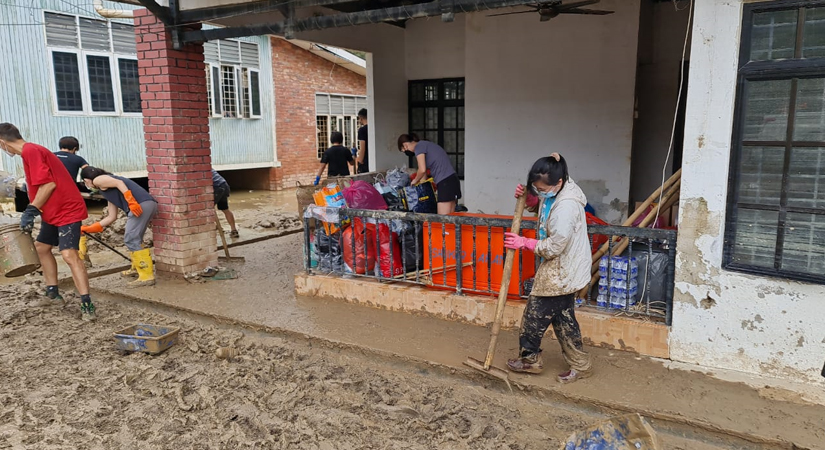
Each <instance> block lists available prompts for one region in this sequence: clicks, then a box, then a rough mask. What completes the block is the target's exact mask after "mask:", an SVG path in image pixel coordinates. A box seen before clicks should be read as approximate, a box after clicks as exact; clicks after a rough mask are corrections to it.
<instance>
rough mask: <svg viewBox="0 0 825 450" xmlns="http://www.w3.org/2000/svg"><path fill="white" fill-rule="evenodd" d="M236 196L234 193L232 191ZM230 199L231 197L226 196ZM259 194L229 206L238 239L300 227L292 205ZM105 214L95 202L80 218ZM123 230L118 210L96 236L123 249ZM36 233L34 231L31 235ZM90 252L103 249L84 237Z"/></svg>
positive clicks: (89, 221) (146, 239)
mask: <svg viewBox="0 0 825 450" xmlns="http://www.w3.org/2000/svg"><path fill="white" fill-rule="evenodd" d="M235 195H236V196H239V195H238V194H235ZM230 198H231V197H230ZM262 198H263V197H262V194H260V193H251V194H250V193H242V194H240V198H239V199H237V201H235V204H233V205H230V207H231V210H232V212H233V214H234V215H235V222H236V225H237V227H238V232H239V233H240V235H241V238H249V237H255V236H258V235H261V234H267V233H273V232H282V231H289V230H294V229H297V228H301V226H302V224H301V220H300V219H299V218H298V214H297V213H296V212H294V211H293V209H294V208H292V207H291V205H289V204H280V203H276V202H263V201H260V200H261V199H262ZM105 216H106V209H105V208H102V209H101V208H100V207H99V205H97V206H95V207H92V206H90V208H89V218H88V219H86V220H85V221H84V223H85V224H92V223H94V222H97V221H99V220H101V219H102V218H103V217H105ZM218 218H219V220H220V221H221V226H222V227H223V229H224V232H225V234H226V239H227V242H233V241H234V240H238V239H232V238H230V236H229V231H230V228H229V224H228V223H227V221H226V218H225V217H224V214H223V213H222V212H220V211H218ZM125 232H126V214H125V213H123V212H122V211H121V212H119V213H118V218H117V220H115V222H114V223H113V224H111V225H109V226H108V227H106V229H105V230H104V231H103V233H100V234H98V235H96V237H98V238H100V239H102V240H103V241H104V242H106V243H107V244H109V245H110V246H113V247H115V248H117V249H118V250H119V251H122V252H125V251H126V247H125V246H124V245H123V234H124V233H125ZM35 236H36V234H35ZM143 241H144V245H146V246H147V247H151V246H152V243H153V242H152V229H151V227H150V228H149V229H147V230H146V234H145V235H144V239H143ZM88 245H89V250H90V251H95V252H96V251H102V252H105V251H106V249H105V248H104V247H103V246H102V245H100V244H99V243H98V242H96V241H94V240H93V239H89V240H88Z"/></svg>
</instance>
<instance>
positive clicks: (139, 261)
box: [129, 248, 155, 287]
mask: <svg viewBox="0 0 825 450" xmlns="http://www.w3.org/2000/svg"><path fill="white" fill-rule="evenodd" d="M132 265H133V266H134V267H135V269H136V270H137V273H138V279H137V280H135V281H132V282H130V283H129V287H139V286H152V285H154V284H155V267H154V265H153V264H152V249H149V248H144V249H143V250H139V251H136V252H132Z"/></svg>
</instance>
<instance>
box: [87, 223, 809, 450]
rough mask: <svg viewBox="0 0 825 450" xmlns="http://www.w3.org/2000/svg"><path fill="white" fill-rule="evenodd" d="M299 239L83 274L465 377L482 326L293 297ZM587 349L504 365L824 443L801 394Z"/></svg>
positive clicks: (137, 295) (737, 436) (599, 404)
mask: <svg viewBox="0 0 825 450" xmlns="http://www.w3.org/2000/svg"><path fill="white" fill-rule="evenodd" d="M301 241H302V235H300V234H298V235H292V236H288V237H283V238H278V239H274V240H271V241H265V242H260V243H256V244H252V245H248V246H243V247H238V248H235V249H233V256H236V255H237V256H244V257H246V263H245V264H243V265H242V266H239V268H240V269H241V276H240V278H238V279H235V280H226V281H207V282H204V283H200V284H192V283H189V282H187V281H182V280H180V281H161V282H159V283H158V285H157V286H154V287H147V288H139V289H134V290H126V289H124V287H123V286H124V281H123V280H122V279H120V278H119V276H117V275H112V276H107V277H101V278H97V279H94V280H92V287H93V288H94V289H96V290H100V291H105V292H107V293H108V294H110V295H112V296H115V297H117V296H120V297H121V298H124V301H126V300H127V299H128V298H134V299H140V300H143V301H148V302H157V303H161V304H164V305H168V306H172V307H174V308H180V309H184V310H189V311H193V312H198V313H202V314H205V315H209V316H213V317H218V318H225V319H228V320H233V321H238V322H243V323H245V324H249V325H257V326H263V327H268V328H269V329H270V330H271V331H275V332H281V333H287V334H300V335H308V336H312V337H315V338H319V339H323V340H330V341H335V342H342V343H346V344H352V345H355V346H358V347H362V348H365V349H368V350H369V351H376V352H380V353H382V354H393V355H398V356H400V357H402V358H407V359H413V360H418V361H427V362H429V363H432V364H435V365H439V366H442V367H446V368H448V370H454V372H455V373H456V376H459V375H466V376H474V374H475V372H473V371H471V370H469V369H467V368H466V367H464V366H463V365H462V362H463V361H464V360H465V359H466V358H467V356H473V357H475V358H483V355H484V353H485V352H486V348H487V344H488V342H489V330H488V329H487V328H483V327H478V326H472V325H466V324H460V323H455V322H447V321H442V320H438V319H433V318H430V317H421V316H415V315H410V314H405V313H397V312H390V311H383V310H378V309H373V308H367V307H364V306H357V305H352V304H346V303H342V302H337V301H330V300H326V299H321V298H296V296H295V294H294V285H293V275H294V274H295V273H296V272H298V271H300V270H302V269H301V255H302V250H301ZM124 293H125V294H124ZM100 313H101V314H105V311H101V312H100ZM499 342H500V344H499V351H498V354H497V355H496V360H495V364H496V365H498V366H500V367H503V364H504V361H505V359H506V358H507V357H508V356H512V355H515V354H516V352H517V348H518V342H517V336H516V334H515V332H514V331H513V330H509V331H506V332H504V334H503V336H502V337H501V338H500V340H499ZM589 350H590V351H592V353H593V355H594V370H595V374H594V376H593V377H592V378H589V379H587V380H583V381H581V382H578V383H574V384H571V385H560V384H558V383H557V382H556V381H555V374H556V373H557V372H561V371H563V370H565V367H564V363H563V361H562V359H561V356H560V354H559V351H558V344H556V343H555V342H554V341H551V340H550V339H549V338H548V339H547V340H546V341H545V352H544V361H545V373H543V374H541V375H538V376H521V375H515V374H513V376H512V377H511V379H512V380H513V381H514V382H515V383H516V384H517V385H518V386H519V388H521V389H524V390H529V391H534V392H535V393H536V395H541V396H546V397H550V398H552V399H558V401H559V402H560V403H567V404H568V406H569V405H571V404H572V405H574V406H575V407H578V408H594V409H601V410H603V411H605V410H606V411H609V412H610V411H615V412H619V411H638V412H640V413H642V414H643V415H645V416H647V417H649V418H651V419H653V423H654V425H655V426H658V427H664V428H668V429H670V430H671V431H672V432H674V433H690V432H691V430H694V431H695V430H700V431H702V432H705V433H710V434H715V435H717V436H718V437H719V439H721V440H723V441H724V440H725V439H726V437H730V438H731V439H733V441H731V442H738V443H734V444H731V445H733V446H732V447H731V448H748V449H756V448H787V449H791V448H809V449H815V448H816V449H818V448H823V442H825V427H823V421H822V418H823V417H825V406H822V405H818V404H814V403H810V402H807V401H805V400H803V396H802V395H800V394H797V393H794V392H791V391H787V390H784V389H780V388H766V387H763V388H761V389H753V388H751V387H749V386H748V385H746V384H744V383H737V382H728V381H722V380H720V379H718V378H715V377H711V376H707V375H705V374H702V373H699V372H697V371H693V370H683V369H680V368H676V367H675V365H673V364H668V363H667V362H664V361H659V360H654V359H651V358H647V357H639V356H636V355H634V354H631V353H625V352H621V351H608V350H604V349H598V348H592V349H589ZM688 369H690V368H688ZM475 379H477V380H478V382H480V383H483V384H485V385H486V386H488V387H490V388H495V389H505V387H504V386H503V384H502V383H500V382H498V381H496V380H494V379H487V378H485V377H483V376H481V377H476V378H475ZM752 381H754V380H752ZM755 382H757V383H759V381H758V380H756V381H755ZM762 386H764V384H762ZM742 443H747V444H742ZM791 443H792V444H795V445H796V446H798V447H793V446H792V444H791Z"/></svg>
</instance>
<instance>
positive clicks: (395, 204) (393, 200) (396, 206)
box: [381, 192, 407, 212]
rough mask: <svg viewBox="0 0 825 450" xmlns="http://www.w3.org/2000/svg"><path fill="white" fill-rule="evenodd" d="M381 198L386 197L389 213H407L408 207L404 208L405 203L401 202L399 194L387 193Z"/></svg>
mask: <svg viewBox="0 0 825 450" xmlns="http://www.w3.org/2000/svg"><path fill="white" fill-rule="evenodd" d="M381 196H382V197H384V201H385V202H387V210H388V211H403V212H406V211H407V207H406V206H404V201H403V200H401V197H400V196H399V195H398V194H397V193H395V192H387V193H386V194H382V195H381Z"/></svg>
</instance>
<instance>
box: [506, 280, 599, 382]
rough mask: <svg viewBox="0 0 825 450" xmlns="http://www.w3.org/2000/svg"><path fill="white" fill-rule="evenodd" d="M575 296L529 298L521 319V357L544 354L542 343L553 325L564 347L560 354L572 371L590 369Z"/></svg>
mask: <svg viewBox="0 0 825 450" xmlns="http://www.w3.org/2000/svg"><path fill="white" fill-rule="evenodd" d="M575 297H576V294H575V293H573V294H567V295H560V296H557V297H536V296H530V299H529V300H528V301H527V307H526V308H524V316H523V317H522V319H521V333H520V336H519V344H520V345H521V356H522V357H524V356H527V355H530V354H533V353H540V352H541V340H542V338H543V337H544V333H545V332H546V331H547V328H548V327H549V326H550V325H553V331H554V332H555V333H556V338H558V340H559V344H560V345H561V353H562V355H563V356H564V360H565V361H566V362H567V364H569V365H570V368H571V369H574V370H576V371H577V372H586V371H588V370H590V355H589V354H588V353H585V352H584V350H583V347H582V333H581V329H579V322H577V321H576V313H575Z"/></svg>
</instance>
